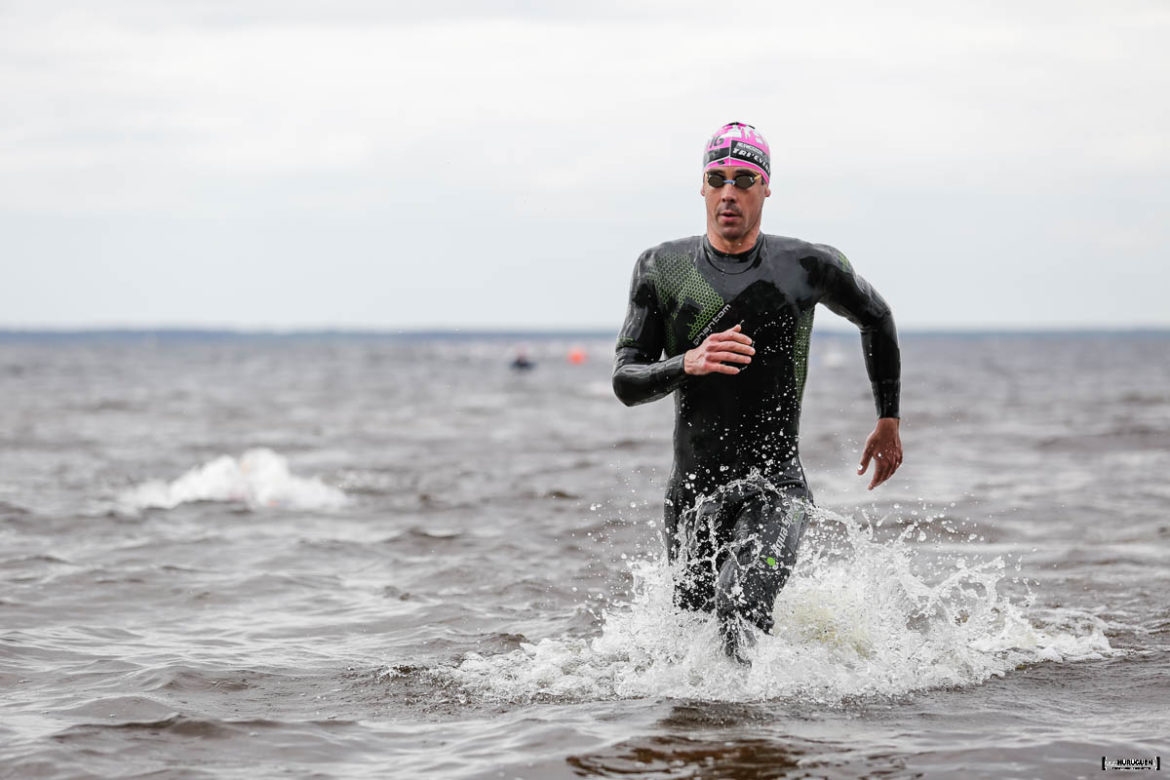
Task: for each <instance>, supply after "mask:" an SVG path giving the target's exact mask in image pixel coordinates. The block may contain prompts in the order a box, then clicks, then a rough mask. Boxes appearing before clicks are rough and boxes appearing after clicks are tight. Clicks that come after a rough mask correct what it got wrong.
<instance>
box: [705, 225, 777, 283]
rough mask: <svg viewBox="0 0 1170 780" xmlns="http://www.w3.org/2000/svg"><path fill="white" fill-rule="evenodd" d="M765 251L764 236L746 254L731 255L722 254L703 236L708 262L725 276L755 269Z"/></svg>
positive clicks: (761, 235)
mask: <svg viewBox="0 0 1170 780" xmlns="http://www.w3.org/2000/svg"><path fill="white" fill-rule="evenodd" d="M763 249H764V234H763V233H760V235H759V236H758V237H757V238H756V243H755V244H754V245H753V246H752V248H751V249H749V250H747V251H746V252H738V253H735V254H729V253H727V252H720V251H719V250H718V249H716V248H715V247H714V246H712V245H711V239H709V238H707V236H703V253H704V254H705V255H706V256H707V261H708V262H709V263H710V264H711V265H713V266H714V267H715V268H716V269H717V270H719V271H722V272H723V273H725V274H741V273H743V272H744V271H748V270H750V269H752V268H755V267H756V265H757V264H758V263H759V260H760V256H761V255H762V254H763Z"/></svg>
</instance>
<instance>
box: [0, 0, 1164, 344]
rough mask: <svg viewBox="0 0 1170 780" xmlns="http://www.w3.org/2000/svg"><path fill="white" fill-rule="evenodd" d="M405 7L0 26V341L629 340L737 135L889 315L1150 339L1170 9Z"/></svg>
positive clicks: (213, 7)
mask: <svg viewBox="0 0 1170 780" xmlns="http://www.w3.org/2000/svg"><path fill="white" fill-rule="evenodd" d="M390 5H391V6H393V8H392V9H388V8H387V7H384V6H383V4H381V3H377V4H375V3H361V2H348V3H340V4H336V5H334V4H331V5H329V6H323V5H321V4H318V3H312V4H310V3H297V2H293V3H280V4H276V3H271V4H269V3H263V2H259V3H249V4H247V6H246V7H247V11H246V13H245V12H240V11H239V10H238V8H239V7H240V6H239V4H234V3H226V2H225V3H219V2H194V3H173V4H167V3H157V2H151V3H147V2H129V1H128V0H122V2H111V3H106V4H103V5H102V6H101V10H100V13H98V12H95V11H94V10H93V9H94V7H93V6H92V5H90V4H82V3H75V4H70V3H57V4H53V6H52V7H51V8H48V7H47V6H44V5H42V4H32V3H9V4H7V5H5V6H4V8H3V11H2V13H3V22H4V24H3V25H2V26H0V100H3V101H4V104H5V105H6V107H7V115H8V117H10V120H9V121H8V122H7V123H6V125H5V126H3V127H0V226H2V228H3V233H2V235H3V237H2V238H0V254H2V255H3V260H0V262H2V263H3V271H4V277H5V280H6V282H7V283H6V284H5V285H3V289H2V290H0V311H3V312H4V315H3V317H2V318H0V320H2V322H0V324H10V325H16V324H52V323H62V324H90V323H92V324H108V323H111V322H121V323H126V324H135V323H137V324H155V323H167V322H170V323H189V324H198V323H201V322H204V323H216V324H225V323H226V324H231V323H236V324H243V325H249V324H269V325H271V324H276V325H281V324H283V325H290V326H291V325H297V324H307V323H311V324H325V325H327V324H339V325H355V326H357V325H362V326H389V327H400V326H412V325H418V326H422V325H425V326H436V325H453V326H454V325H459V326H468V325H497V326H498V325H535V326H582V325H600V326H609V325H611V324H612V325H615V326H616V320H617V319H619V318H620V316H621V312H622V309H623V307H624V303H623V298H624V295H625V285H626V282H627V279H628V274H629V268H630V266H631V264H632V262H633V259H634V257H635V256H636V254H637V253H638V251H640V250H641V249H642V248H644V247H645V246H647V245H650V244H653V243H656V242H658V241H661V240H665V239H667V238H671V237H674V236H677V235H682V234H693V233H697V232H700V231H701V230H702V212H701V208H700V207H701V202H700V201H699V199H698V197H697V181H696V178H697V177H696V165H697V159H698V149H699V147H700V146H701V143H702V139H703V138H704V137H705V135H706V134H707V133H708V132H709V131H710V130H711V129H713V128H714V127H715V126H717V125H718V124H720V123H721V122H723V121H727V120H728V119H730V118H739V119H743V120H745V121H752V122H753V123H755V124H757V126H759V127H761V128H762V129H763V130H764V131H765V132H766V133H767V134H768V136H769V138H770V140H771V141H772V144H773V147H774V165H775V167H776V171H777V173H776V182H777V184H776V187H775V188H774V195H773V198H772V201H771V203H770V204H769V206H768V211H767V212H766V217H765V219H766V222H765V227H766V229H768V230H770V231H771V232H778V233H785V234H795V235H800V236H802V237H806V238H809V239H811V240H817V241H823V242H828V243H834V244H838V245H840V246H841V248H842V249H844V250H845V251H846V252H847V253H848V254H849V255H850V256H851V257H853V258H854V260H855V262H856V264H857V265H858V267H859V268H861V269H862V271H863V272H864V273H866V274H867V275H869V276H870V277H871V278H872V279H873V281H875V283H877V284H878V285H879V287H880V288H881V289H882V290H883V292H884V293H886V295H887V297H889V298H890V299H891V300H893V301H895V302H896V303H897V304H898V312H899V315H900V317H901V319H902V321H903V322H904V323H905V324H907V325H911V326H912V325H915V324H919V325H956V326H963V325H967V326H975V325H997V324H1000V325H1011V326H1019V325H1026V324H1031V323H1034V324H1078V323H1079V324H1111V323H1112V324H1126V323H1164V324H1166V323H1170V313H1167V312H1166V311H1165V307H1164V306H1163V305H1162V304H1161V303H1160V302H1159V301H1157V300H1155V298H1156V296H1154V295H1153V294H1152V293H1149V292H1148V291H1150V290H1156V289H1160V288H1163V287H1165V285H1166V284H1167V283H1170V270H1167V268H1168V267H1170V264H1166V263H1165V262H1164V255H1165V250H1164V247H1165V246H1166V245H1167V239H1168V238H1170V228H1168V227H1167V226H1166V224H1165V220H1164V219H1162V218H1161V216H1160V214H1159V213H1158V211H1157V209H1156V208H1155V207H1154V205H1153V204H1156V203H1164V202H1166V201H1167V200H1168V197H1167V196H1170V192H1168V185H1167V181H1168V177H1167V174H1168V173H1170V146H1168V145H1167V144H1166V143H1165V138H1166V137H1167V130H1170V104H1168V103H1167V101H1166V100H1165V99H1164V98H1163V97H1162V96H1163V95H1165V94H1168V93H1170V68H1168V67H1167V64H1166V59H1165V57H1164V56H1163V54H1162V47H1163V41H1164V40H1165V39H1166V37H1167V34H1168V33H1170V14H1168V13H1167V10H1166V6H1165V5H1164V4H1163V3H1161V2H1155V1H1154V0H1151V2H1127V3H1119V4H1114V5H1111V6H1110V7H1109V8H1108V11H1107V12H1105V11H1102V10H1101V7H1100V6H1099V5H1097V4H1089V3H1038V4H1026V5H1025V6H1020V7H1017V5H1009V4H967V3H925V2H923V3H917V4H909V5H901V6H899V7H898V8H889V7H887V8H882V9H874V8H872V7H871V6H870V5H869V4H864V3H860V2H857V3H851V4H833V5H832V6H831V7H828V6H816V7H802V8H799V9H788V8H782V7H780V6H775V5H772V4H765V3H760V4H752V3H740V4H736V5H735V6H730V8H732V9H733V13H728V14H725V15H724V16H723V17H719V18H714V17H712V16H711V15H710V14H709V13H708V12H707V10H706V9H708V8H709V6H708V5H706V4H689V5H684V6H681V7H680V6H678V5H676V4H669V5H668V4H663V3H635V4H630V5H625V4H623V5H621V6H619V5H617V4H611V5H609V6H604V7H601V8H600V10H598V9H597V8H595V7H592V6H591V7H590V10H589V11H588V12H583V11H581V10H573V9H579V8H580V6H577V5H572V6H571V5H569V4H543V3H541V4H525V3H494V4H486V5H485V4H481V3H454V2H452V3H437V4H427V5H426V6H425V8H426V10H425V11H416V10H406V11H404V10H402V8H403V7H407V8H408V9H409V5H408V4H390ZM536 6H539V8H537V7H536ZM485 9H486V10H485ZM745 31H747V32H745ZM748 33H750V34H748ZM713 41H718V42H719V45H718V46H716V45H713ZM1103 269H1108V273H1105V274H1104V275H1103ZM180 278H181V279H183V283H182V284H176V283H175V280H176V279H180ZM63 279H77V280H79V284H77V285H76V286H74V285H62V284H61V281H62V280H63Z"/></svg>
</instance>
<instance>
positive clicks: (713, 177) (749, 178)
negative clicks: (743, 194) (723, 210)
mask: <svg viewBox="0 0 1170 780" xmlns="http://www.w3.org/2000/svg"><path fill="white" fill-rule="evenodd" d="M761 178H763V177H762V176H761V175H760V174H758V173H737V174H736V175H735V176H733V177H732V178H730V179H728V178H727V177H726V176H724V175H723V174H722V173H719V172H718V171H711V172H710V173H708V174H707V184H709V185H710V186H712V187H714V188H715V189H720V188H721V187H722V186H723V185H724V184H726V183H727V182H729V181H730V182H731V183H732V184H734V185H735V186H736V187H737V188H738V189H741V190H750V189H751V188H752V186H753V185H754V184H755V183H756V182H757V181H758V180H759V179H761Z"/></svg>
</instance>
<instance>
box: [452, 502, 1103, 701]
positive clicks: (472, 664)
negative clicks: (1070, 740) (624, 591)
mask: <svg viewBox="0 0 1170 780" xmlns="http://www.w3.org/2000/svg"><path fill="white" fill-rule="evenodd" d="M814 513H815V516H816V519H817V521H816V522H815V523H814V526H813V528H811V529H810V530H809V532H808V534H807V536H806V539H805V541H804V544H803V545H802V556H803V557H802V559H801V560H800V561H799V562H798V564H797V566H796V570H795V572H794V574H793V576H792V578H791V579H790V580H789V583H788V585H787V587H786V588H785V589H784V590H783V591H782V592H781V593H780V596H779V597H778V598H777V599H776V604H775V607H774V615H775V619H776V627H775V629H774V630H773V633H772V634H771V635H766V636H761V637H760V638H759V642H758V644H757V645H756V647H755V649H754V650H753V651H752V652H751V658H752V660H753V665H752V666H751V667H750V668H747V669H745V668H743V667H741V666H739V665H737V664H734V663H732V662H730V661H728V660H727V659H726V658H725V657H724V655H723V653H722V650H721V642H720V639H719V636H718V630H717V626H716V623H715V620H714V619H713V618H712V617H710V616H708V615H704V614H699V613H688V612H684V611H681V610H678V609H676V608H675V606H674V604H673V600H672V587H671V572H670V571H669V569H668V567H667V565H666V563H665V562H664V561H663V560H661V559H657V560H647V559H643V560H636V561H633V562H632V563H631V569H632V573H633V575H634V587H633V590H632V596H631V598H630V600H629V601H628V602H625V603H621V604H616V605H614V606H612V607H611V608H609V609H608V610H607V611H606V612H605V614H604V616H603V617H604V621H603V627H602V630H601V634H600V635H599V636H597V637H594V638H592V639H544V640H542V641H540V642H538V643H535V644H524V645H522V646H521V648H520V649H519V650H516V651H513V652H510V653H505V654H502V655H495V656H483V655H480V654H476V653H471V654H468V655H467V656H466V657H465V658H464V659H463V660H462V662H461V663H460V664H459V665H458V666H457V667H455V668H453V669H450V670H448V672H447V674H449V676H450V677H451V678H452V679H453V681H454V682H456V683H458V684H459V685H461V686H462V687H464V688H465V689H467V690H469V691H471V692H472V693H474V694H476V695H479V696H483V697H484V698H487V699H502V700H532V699H570V700H581V699H607V698H639V697H673V698H696V699H705V700H715V701H760V700H771V699H797V700H804V701H814V702H821V703H835V702H840V701H842V700H844V699H848V698H853V697H857V696H897V695H902V694H906V693H910V692H913V691H917V690H924V689H930V688H938V687H950V686H963V685H975V684H979V683H981V682H984V681H986V680H987V679H989V678H991V677H995V676H1002V675H1004V674H1006V673H1008V672H1009V671H1011V670H1013V669H1016V668H1018V667H1020V666H1023V665H1027V664H1034V663H1040V662H1062V661H1071V660H1080V659H1085V658H1099V657H1102V656H1104V655H1108V654H1111V653H1112V652H1113V651H1112V648H1111V647H1110V646H1109V642H1108V640H1107V639H1106V637H1105V635H1104V633H1103V628H1104V625H1103V624H1102V623H1101V621H1100V620H1098V619H1096V618H1095V617H1093V616H1091V615H1086V614H1084V613H1080V612H1076V613H1074V612H1073V611H1061V612H1059V613H1055V614H1054V613H1040V612H1034V611H1032V609H1031V599H1030V597H1029V596H1028V595H1027V593H1024V594H1023V595H1011V594H1012V592H1013V591H1018V588H1017V587H1015V586H1016V584H1017V583H1018V581H1017V580H1014V579H1013V578H1012V577H1010V576H1009V575H1008V573H1007V571H1006V568H1007V567H1006V566H1005V563H1004V561H1003V559H1002V558H998V557H997V558H991V559H980V558H978V556H975V555H974V554H972V555H966V554H960V553H953V554H947V553H940V552H934V551H931V550H930V549H929V548H927V547H924V546H922V545H915V544H913V543H911V542H909V541H908V540H909V538H910V537H911V535H914V536H915V538H916V535H917V533H918V531H919V530H920V528H919V526H918V524H911V525H909V526H907V527H906V528H905V529H904V530H903V531H902V533H901V534H900V535H899V536H898V537H896V538H894V539H889V540H880V539H879V538H878V536H879V534H878V533H877V529H876V526H877V525H878V524H875V523H872V522H870V521H868V520H867V519H864V518H863V519H861V520H856V519H852V518H846V517H842V516H839V515H836V514H833V513H831V512H827V511H826V510H824V509H819V508H818V509H815V510H814ZM927 522H928V521H927Z"/></svg>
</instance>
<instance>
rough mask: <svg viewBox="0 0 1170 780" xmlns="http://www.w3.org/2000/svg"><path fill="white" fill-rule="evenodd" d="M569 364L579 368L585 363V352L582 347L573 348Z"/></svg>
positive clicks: (570, 351) (570, 352)
mask: <svg viewBox="0 0 1170 780" xmlns="http://www.w3.org/2000/svg"><path fill="white" fill-rule="evenodd" d="M569 362H570V363H572V364H573V365H575V366H579V365H581V364H582V363H584V362H585V350H583V349H581V348H580V347H573V348H572V349H570V350H569Z"/></svg>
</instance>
